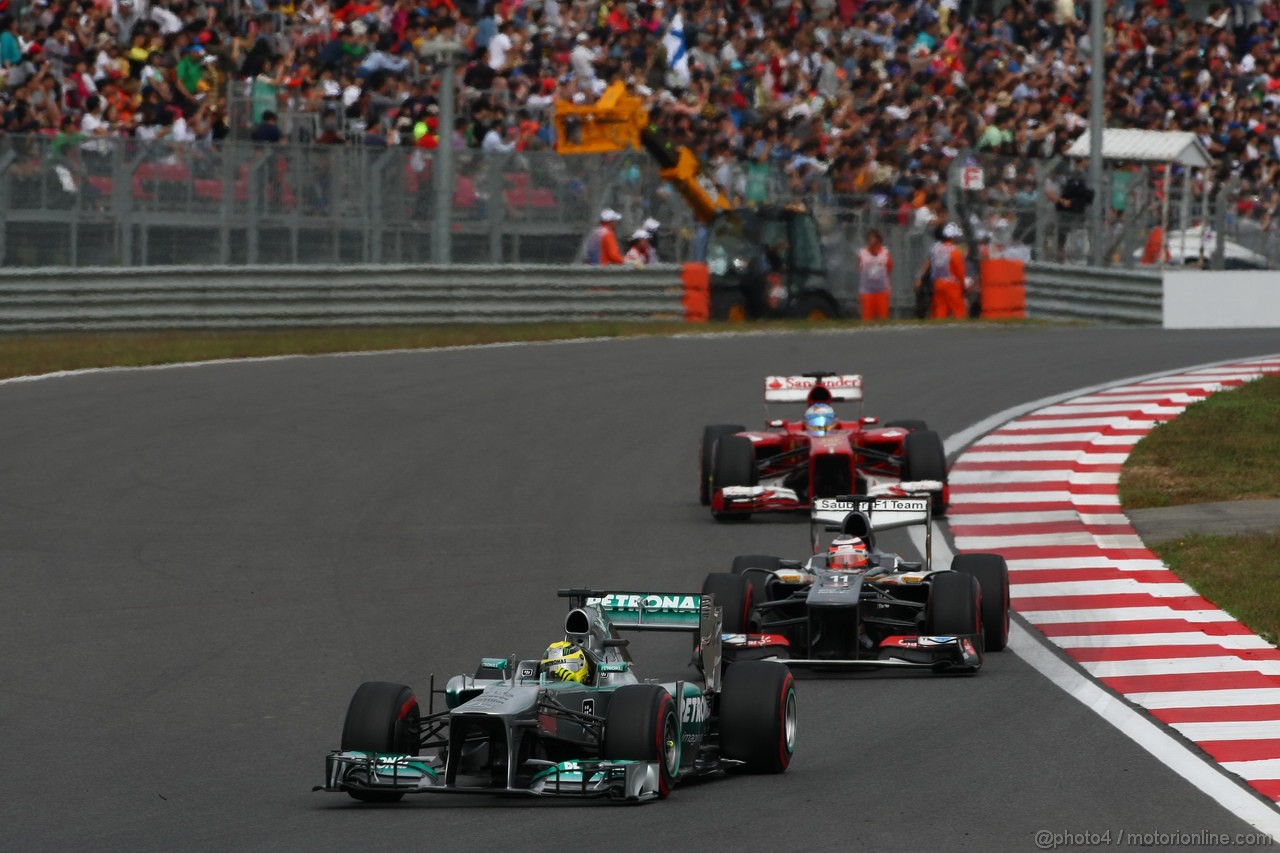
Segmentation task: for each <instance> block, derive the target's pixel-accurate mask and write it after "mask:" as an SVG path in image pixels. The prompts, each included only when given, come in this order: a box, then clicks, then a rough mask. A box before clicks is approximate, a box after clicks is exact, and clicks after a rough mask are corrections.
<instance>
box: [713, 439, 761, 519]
mask: <svg viewBox="0 0 1280 853" xmlns="http://www.w3.org/2000/svg"><path fill="white" fill-rule="evenodd" d="M757 480H758V477H757V472H756V448H755V445H753V444H752V443H751V439H749V438H747V437H746V436H745V435H726V436H724V437H723V438H721V439H720V440H719V441H717V442H716V443H715V449H714V450H713V451H712V460H711V490H712V492H715V491H717V490H719V489H723V488H725V487H727V486H754V485H755V484H756V482H757ZM714 515H715V518H716V520H717V521H732V520H736V519H742V520H745V519H747V518H750V515H749V514H748V513H728V512H720V513H714Z"/></svg>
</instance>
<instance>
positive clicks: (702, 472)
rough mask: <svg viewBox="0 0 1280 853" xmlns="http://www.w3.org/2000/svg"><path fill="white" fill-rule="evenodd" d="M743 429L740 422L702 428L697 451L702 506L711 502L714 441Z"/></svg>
mask: <svg viewBox="0 0 1280 853" xmlns="http://www.w3.org/2000/svg"><path fill="white" fill-rule="evenodd" d="M745 430H746V427H744V426H742V425H741V424H712V425H711V426H706V427H703V428H702V448H701V450H700V451H699V453H698V500H699V501H701V502H702V505H703V506H707V505H708V504H710V503H711V459H712V457H713V455H714V452H715V449H716V442H717V441H719V440H720V439H722V438H724V437H725V436H726V435H734V434H735V433H739V432H744V431H745Z"/></svg>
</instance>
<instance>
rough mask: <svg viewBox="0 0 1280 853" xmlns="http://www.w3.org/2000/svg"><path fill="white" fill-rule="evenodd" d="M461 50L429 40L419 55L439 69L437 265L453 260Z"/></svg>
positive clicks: (434, 175) (433, 242) (434, 236)
mask: <svg viewBox="0 0 1280 853" xmlns="http://www.w3.org/2000/svg"><path fill="white" fill-rule="evenodd" d="M461 52H462V45H460V44H458V43H457V42H448V41H429V42H426V43H425V44H423V45H422V47H421V48H420V49H419V55H421V56H429V57H431V58H432V59H433V60H435V63H436V67H437V68H438V69H439V71H440V120H439V130H440V144H439V145H438V146H437V147H436V150H435V154H434V155H433V156H432V160H433V162H432V164H431V166H432V169H431V172H432V178H431V183H432V188H433V189H434V190H435V194H436V210H435V213H436V215H435V221H434V222H432V223H431V261H432V263H436V264H448V263H452V262H453V260H452V257H453V246H452V242H451V241H452V237H451V234H450V230H449V229H450V224H451V220H452V216H453V166H454V162H453V154H454V152H453V119H454V116H453V111H454V109H455V105H454V100H455V99H454V95H455V94H456V93H455V91H454V80H453V77H454V69H453V60H454V57H455V56H456V55H457V54H459V53H461Z"/></svg>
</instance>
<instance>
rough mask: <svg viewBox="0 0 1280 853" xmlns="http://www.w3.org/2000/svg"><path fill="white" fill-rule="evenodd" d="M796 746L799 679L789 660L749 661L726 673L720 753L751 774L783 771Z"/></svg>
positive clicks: (721, 715)
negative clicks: (797, 682)
mask: <svg viewBox="0 0 1280 853" xmlns="http://www.w3.org/2000/svg"><path fill="white" fill-rule="evenodd" d="M795 749H796V683H795V678H794V677H792V675H791V671H790V670H788V669H787V667H786V665H785V664H781V663H777V662H775V661H764V660H748V661H741V662H739V663H735V664H734V665H733V667H732V668H731V669H729V670H728V671H727V672H725V674H724V687H723V689H721V691H720V754H721V755H722V756H724V757H725V758H728V759H732V760H734V761H741V762H743V765H742V769H743V770H745V771H746V772H748V773H781V772H783V771H784V770H786V769H787V766H788V765H790V764H791V756H792V754H793V753H794V752H795Z"/></svg>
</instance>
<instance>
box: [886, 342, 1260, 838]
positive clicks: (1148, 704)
mask: <svg viewBox="0 0 1280 853" xmlns="http://www.w3.org/2000/svg"><path fill="white" fill-rule="evenodd" d="M1268 359H1270V360H1268ZM1275 360H1276V357H1275V356H1270V357H1264V358H1259V359H1256V360H1254V361H1253V362H1252V363H1254V364H1257V365H1259V367H1258V368H1257V369H1258V370H1259V371H1260V370H1261V369H1262V367H1261V365H1264V364H1274V363H1275ZM1249 363H1250V362H1248V361H1247V360H1244V361H1242V360H1241V359H1228V360H1224V361H1221V362H1218V363H1217V364H1215V365H1207V366H1205V367H1204V368H1201V369H1200V370H1197V371H1196V376H1197V377H1203V378H1205V380H1206V381H1205V383H1204V385H1203V386H1200V385H1197V383H1196V382H1194V381H1192V380H1188V379H1187V378H1186V376H1185V374H1186V372H1187V371H1186V370H1185V369H1181V370H1172V371H1162V372H1160V373H1153V374H1147V375H1145V376H1136V377H1130V378H1128V379H1122V380H1119V381H1117V382H1106V383H1102V384H1099V385H1094V386H1091V387H1088V388H1080V389H1077V390H1075V391H1070V392H1067V393H1065V394H1057V395H1054V396H1052V397H1046V398H1044V399H1041V400H1034V401H1031V402H1029V403H1023V404H1022V405H1020V406H1015V407H1012V408H1009V409H1006V410H1004V411H1002V412H997V413H995V414H993V415H991V416H990V417H987V418H984V419H982V420H981V421H979V422H978V423H975V424H973V425H971V426H969V427H967V428H965V429H963V430H961V431H960V432H957V433H955V434H954V435H951V436H949V437H948V438H947V439H946V441H945V442H944V443H943V445H944V448H945V449H946V452H947V455H948V456H949V457H953V456H955V454H956V453H957V452H958V451H960V450H962V449H964V448H965V447H967V446H968V445H970V444H973V443H974V442H976V441H977V440H978V439H981V438H983V437H984V436H986V434H987V433H990V432H992V431H994V430H996V429H997V428H1001V429H1002V434H1004V435H1007V434H1009V433H1010V432H1011V430H1009V429H1008V428H1007V425H1008V422H1009V421H1012V420H1013V419H1014V418H1017V417H1020V416H1022V415H1024V414H1027V413H1028V412H1032V411H1035V410H1037V409H1041V408H1044V407H1045V406H1049V405H1054V404H1056V403H1062V402H1065V401H1067V400H1071V399H1076V398H1079V397H1081V396H1084V395H1087V394H1098V393H1102V392H1105V391H1107V390H1110V389H1112V388H1119V387H1122V386H1130V385H1134V384H1136V383H1145V384H1150V385H1155V386H1159V385H1170V384H1173V385H1175V386H1177V389H1178V390H1179V391H1184V390H1188V389H1190V388H1192V387H1202V388H1205V389H1206V390H1209V389H1211V390H1217V389H1218V388H1219V387H1221V386H1219V385H1217V383H1216V382H1214V381H1213V378H1214V377H1215V376H1218V377H1221V376H1224V374H1231V373H1234V374H1238V373H1240V372H1244V371H1245V370H1247V369H1248V368H1241V367H1239V365H1241V364H1249ZM1218 365H1234V366H1235V367H1233V368H1231V369H1230V370H1229V371H1228V370H1226V369H1223V370H1217V371H1216V372H1214V371H1215V368H1216V367H1217V366H1218ZM1175 374H1181V375H1180V376H1179V378H1177V379H1169V378H1168V377H1171V376H1174V375H1175ZM1085 420H1094V419H1085ZM1096 420H1101V421H1104V422H1105V423H1106V424H1107V425H1115V426H1120V427H1137V426H1139V422H1136V421H1131V420H1129V419H1126V418H1116V419H1106V418H1102V419H1096ZM1115 421H1119V423H1115ZM1039 423H1043V424H1044V425H1045V426H1049V425H1050V424H1052V425H1055V426H1059V425H1060V426H1066V424H1065V423H1063V421H1061V420H1047V421H1042V422H1039ZM1079 425H1080V426H1093V425H1094V424H1079ZM1141 425H1142V426H1143V427H1148V426H1152V425H1153V422H1143V423H1142V424H1141ZM1027 428H1031V427H1030V426H1028V427H1027ZM1027 438H1028V441H1027V442H1026V443H1028V444H1032V443H1035V442H1033V441H1031V440H1030V438H1031V437H1030V436H1027ZM1126 438H1127V437H1126ZM1062 440H1071V439H1069V438H1068V439H1062ZM1125 443H1132V442H1127V441H1126V442H1125ZM1036 494H1040V495H1042V497H1040V500H1041V501H1052V500H1055V499H1056V495H1055V496H1054V497H1045V496H1043V495H1048V494H1052V493H1051V492H1049V491H1048V490H1046V491H1045V492H1041V493H1034V492H1017V493H1013V492H1006V493H1003V494H1002V493H1000V492H994V493H991V492H988V493H982V492H973V491H970V492H967V493H963V490H962V493H961V494H957V495H955V496H954V497H953V501H954V502H956V503H957V504H958V505H963V504H964V503H1023V502H1028V503H1029V502H1033V501H1035V500H1036V498H1035V497H1033V495H1036ZM1078 497H1079V496H1077V499H1078ZM957 499H958V500H957ZM1107 503H1111V504H1114V503H1115V501H1114V499H1113V500H1112V501H1108V502H1107ZM959 520H960V519H959V518H957V521H959ZM910 533H911V538H912V541H913V542H915V544H916V547H917V549H919V550H920V552H921V553H924V533H923V531H921V530H918V529H912V530H911V531H910ZM935 533H938V535H936V536H934V537H933V556H934V559H935V560H936V561H938V562H939V563H941V564H943V565H949V564H950V562H951V558H952V552H951V548H950V546H949V545H948V544H947V540H946V537H945V535H943V534H942V532H941V531H940V530H937V529H935ZM1061 562H1062V563H1064V564H1065V565H1056V566H1054V567H1055V568H1076V567H1079V568H1085V567H1087V566H1088V565H1093V563H1092V562H1091V561H1089V560H1072V559H1070V558H1065V559H1064V560H1062V561H1061ZM1127 562H1129V563H1136V564H1140V565H1141V567H1142V568H1146V569H1153V570H1154V569H1160V568H1163V566H1160V565H1145V564H1146V563H1157V564H1158V563H1159V561H1158V560H1157V561H1148V560H1141V561H1139V560H1133V561H1127ZM1016 563H1017V561H1016V560H1014V561H1010V568H1016ZM1138 567H1139V566H1136V565H1135V566H1129V565H1126V566H1125V568H1138ZM1163 609H1164V608H1130V610H1133V611H1147V610H1163ZM1219 612H1221V611H1219ZM1177 615H1178V616H1179V617H1181V618H1183V619H1188V618H1193V614H1191V613H1188V612H1186V611H1179V612H1178V614H1177ZM1197 615H1198V614H1197ZM1091 616H1092V617H1093V618H1105V619H1112V620H1113V619H1115V618H1116V617H1117V613H1116V610H1115V609H1113V610H1110V611H1106V612H1104V613H1102V614H1098V613H1096V612H1090V611H1076V612H1075V613H1074V614H1072V618H1071V619H1070V620H1069V621H1073V622H1077V621H1088V619H1089V618H1090V617H1091ZM1205 616H1209V614H1207V613H1206V614H1205ZM1134 618H1161V617H1160V616H1155V617H1149V616H1134ZM1228 618H1230V617H1228ZM1064 621H1065V620H1064ZM1205 621H1213V620H1212V618H1210V619H1206V620H1205ZM1188 635H1189V636H1192V637H1197V638H1199V637H1201V636H1207V635H1203V634H1201V633H1200V632H1188ZM1147 637H1150V638H1155V637H1160V638H1161V639H1165V638H1166V637H1167V635H1164V634H1160V635H1147ZM1129 638H1130V637H1125V638H1119V639H1122V640H1123V639H1129ZM1131 638H1132V639H1134V640H1135V641H1137V642H1143V641H1145V639H1146V638H1144V637H1143V636H1142V635H1138V636H1137V637H1131ZM1062 639H1063V640H1068V641H1071V645H1076V646H1079V645H1099V646H1103V645H1107V644H1109V641H1111V640H1115V639H1117V638H1116V637H1114V636H1112V635H1106V636H1102V637H1092V636H1082V637H1078V638H1067V637H1064V638H1062ZM1206 642H1215V643H1217V644H1219V645H1222V646H1224V647H1227V648H1240V647H1244V648H1253V647H1254V646H1253V645H1248V644H1252V643H1256V642H1257V639H1256V638H1251V637H1250V638H1244V637H1241V638H1236V637H1215V638H1213V639H1209V640H1206ZM1236 643H1240V644H1242V645H1241V646H1237V645H1235V644H1236ZM1116 644H1119V643H1116ZM1064 645H1065V644H1064ZM1009 648H1010V649H1011V650H1012V651H1013V652H1014V653H1015V654H1017V655H1018V656H1019V657H1021V658H1022V659H1023V660H1025V661H1026V662H1027V663H1029V664H1030V665H1031V666H1032V667H1034V668H1035V669H1036V670H1038V671H1039V672H1040V673H1041V674H1042V675H1044V676H1045V677H1046V678H1048V679H1049V680H1050V681H1052V682H1053V683H1054V684H1056V685H1057V686H1058V687H1061V688H1062V689H1063V690H1065V691H1066V692H1067V693H1068V694H1070V695H1071V696H1073V697H1074V698H1076V699H1078V700H1079V701H1080V702H1082V703H1084V705H1085V706H1086V707H1088V708H1089V709H1090V710H1092V711H1093V712H1094V713H1096V714H1098V716H1100V717H1102V719H1104V720H1105V721H1106V722H1107V723H1109V724H1110V725H1112V726H1114V727H1115V728H1116V729H1118V730H1119V731H1120V732H1122V733H1123V734H1124V735H1125V736H1126V737H1128V738H1130V739H1131V740H1133V741H1134V742H1135V743H1137V744H1138V745H1139V746H1141V747H1142V748H1143V749H1145V750H1146V751H1147V752H1148V753H1150V754H1151V755H1152V756H1153V757H1154V758H1156V759H1157V760H1158V761H1160V762H1161V763H1162V764H1164V765H1165V766H1166V767H1168V768H1170V769H1171V770H1173V771H1174V772H1175V773H1177V774H1178V775H1179V776H1181V777H1182V778H1183V779H1185V780H1186V781H1187V782H1188V783H1190V784H1191V785H1193V786H1194V787H1195V788H1197V789H1198V790H1200V791H1202V792H1203V793H1204V794H1205V795H1207V796H1208V797H1210V798H1211V799H1213V800H1214V801H1215V802H1217V803H1218V804H1219V805H1221V806H1222V807H1223V808H1225V809H1226V810H1227V811H1229V812H1232V813H1233V814H1235V815H1236V816H1238V817H1239V818H1241V819H1242V820H1244V821H1245V822H1247V823H1249V824H1250V825H1251V826H1253V827H1254V828H1255V829H1258V830H1260V831H1262V832H1266V833H1267V834H1269V835H1270V836H1271V837H1272V838H1274V839H1276V840H1278V841H1280V810H1278V809H1277V808H1276V806H1275V805H1273V804H1271V803H1268V802H1266V801H1265V800H1263V799H1262V798H1261V796H1260V795H1258V794H1256V793H1255V792H1254V791H1252V790H1251V789H1249V788H1246V787H1245V786H1244V785H1242V784H1240V782H1239V781H1238V780H1237V779H1235V778H1233V777H1231V776H1229V775H1228V771H1229V772H1231V773H1235V774H1237V776H1239V777H1242V778H1245V779H1260V778H1280V762H1268V761H1254V762H1228V763H1226V764H1223V765H1222V766H1219V765H1217V764H1215V763H1213V762H1210V761H1208V760H1206V759H1205V758H1204V757H1203V756H1202V755H1201V754H1200V753H1199V752H1198V751H1193V750H1192V748H1191V747H1190V746H1189V745H1188V744H1187V743H1186V742H1184V741H1181V740H1179V739H1178V738H1177V737H1175V736H1174V735H1172V734H1170V733H1169V731H1168V730H1166V729H1164V728H1162V727H1161V726H1160V725H1159V724H1158V723H1156V722H1155V721H1154V720H1153V719H1152V718H1151V717H1149V716H1147V715H1146V714H1144V713H1142V712H1140V711H1139V710H1137V709H1136V708H1134V707H1133V706H1132V705H1129V704H1128V703H1126V702H1125V701H1124V700H1122V699H1119V698H1117V697H1116V696H1115V695H1114V694H1112V693H1110V692H1109V691H1107V690H1106V689H1104V688H1103V687H1102V686H1101V685H1100V684H1098V682H1096V681H1094V680H1093V679H1091V678H1089V677H1088V676H1087V675H1085V674H1084V673H1082V672H1081V671H1080V670H1079V669H1077V668H1076V667H1074V666H1072V665H1071V664H1069V663H1067V662H1066V661H1064V660H1063V659H1062V658H1060V657H1058V655H1057V654H1056V653H1055V652H1054V651H1052V650H1051V647H1050V646H1049V644H1048V640H1047V639H1045V638H1043V637H1041V636H1039V635H1038V633H1037V634H1033V633H1032V632H1030V631H1028V630H1027V629H1025V628H1023V627H1022V625H1021V623H1020V622H1019V621H1018V620H1016V619H1015V620H1014V621H1013V622H1012V623H1011V624H1010V626H1009ZM1128 699H1129V701H1130V702H1134V703H1135V704H1137V705H1140V706H1143V707H1145V708H1148V709H1153V708H1154V709H1158V708H1183V707H1196V706H1206V705H1210V706H1214V705H1221V706H1237V705H1264V704H1280V688H1274V689H1268V688H1255V689H1242V690H1211V691H1205V690H1196V691H1168V692H1161V693H1144V694H1130V695H1129V697H1128ZM1239 765H1244V766H1239ZM1272 765H1275V766H1274V767H1273V766H1272ZM1259 774H1264V775H1259ZM1265 774H1271V775H1265Z"/></svg>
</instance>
